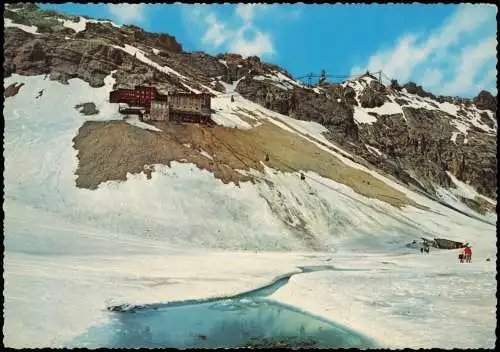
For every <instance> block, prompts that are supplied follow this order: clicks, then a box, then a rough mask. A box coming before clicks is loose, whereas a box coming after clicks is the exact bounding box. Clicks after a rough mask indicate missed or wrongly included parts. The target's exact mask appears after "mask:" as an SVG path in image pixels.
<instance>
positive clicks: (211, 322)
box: [68, 267, 376, 348]
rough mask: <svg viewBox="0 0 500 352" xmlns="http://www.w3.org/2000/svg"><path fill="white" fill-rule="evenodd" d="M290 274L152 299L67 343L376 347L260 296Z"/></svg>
mask: <svg viewBox="0 0 500 352" xmlns="http://www.w3.org/2000/svg"><path fill="white" fill-rule="evenodd" d="M301 269H302V270H303V272H312V271H317V270H318V269H319V270H336V269H334V268H329V269H327V268H321V269H320V268H316V267H314V268H313V267H311V268H309V269H308V268H301ZM291 276H292V275H288V276H285V277H283V278H280V279H278V280H276V281H275V282H274V283H273V284H271V285H268V286H266V287H263V288H260V289H257V290H253V291H250V292H247V293H244V294H239V295H236V296H233V297H229V298H222V299H213V300H206V301H198V302H196V301H191V302H173V303H166V304H152V305H146V306H143V307H138V308H133V309H131V310H128V311H123V312H113V313H110V314H112V318H113V319H112V321H111V322H110V323H108V324H106V325H101V326H94V327H91V328H89V330H88V331H87V332H86V333H85V334H83V335H81V336H78V337H77V338H75V339H74V340H73V341H71V342H70V343H69V344H68V347H89V348H97V347H108V348H119V347H121V348H140V347H145V348H159V347H173V348H217V347H220V348H224V347H245V346H258V347H262V346H283V343H285V344H286V345H285V346H290V347H294V346H311V347H319V348H356V347H357V348H373V347H376V345H375V342H374V341H373V340H371V339H370V338H367V337H365V336H362V335H361V334H359V333H356V332H355V331H352V330H350V329H348V328H346V327H344V326H341V325H339V324H336V323H334V322H331V321H328V320H326V319H323V318H320V317H317V316H314V315H311V314H309V313H307V312H304V311H302V310H300V309H297V308H295V307H292V306H289V305H284V304H281V303H278V302H275V301H272V300H269V299H267V298H265V297H267V296H269V295H271V294H272V293H274V292H275V291H276V290H277V289H279V288H280V287H282V286H283V285H285V284H286V283H287V282H288V280H289V279H290V277H291Z"/></svg>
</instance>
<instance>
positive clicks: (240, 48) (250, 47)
mask: <svg viewBox="0 0 500 352" xmlns="http://www.w3.org/2000/svg"><path fill="white" fill-rule="evenodd" d="M251 29H252V28H251V26H247V27H242V28H241V29H240V30H239V31H238V32H237V34H236V36H235V37H234V38H233V40H232V41H231V42H230V44H229V50H230V51H231V52H234V53H238V54H241V55H243V56H252V55H257V56H261V55H264V54H270V55H272V54H274V48H273V44H272V41H271V38H270V36H269V34H267V33H263V32H261V31H259V30H257V29H254V30H253V32H254V38H253V39H251V40H247V39H245V37H244V33H245V31H246V30H251Z"/></svg>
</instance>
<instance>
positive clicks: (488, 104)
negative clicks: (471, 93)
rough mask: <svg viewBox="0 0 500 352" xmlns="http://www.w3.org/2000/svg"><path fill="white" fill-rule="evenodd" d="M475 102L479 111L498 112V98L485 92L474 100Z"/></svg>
mask: <svg viewBox="0 0 500 352" xmlns="http://www.w3.org/2000/svg"><path fill="white" fill-rule="evenodd" d="M473 102H474V105H476V106H477V108H478V109H482V110H491V111H495V112H496V111H497V98H496V97H494V96H493V95H492V94H491V93H490V92H487V91H485V90H482V91H481V92H480V93H479V94H478V95H477V97H475V98H474V99H473Z"/></svg>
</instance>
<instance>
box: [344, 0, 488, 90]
mask: <svg viewBox="0 0 500 352" xmlns="http://www.w3.org/2000/svg"><path fill="white" fill-rule="evenodd" d="M494 24H496V7H494V6H491V5H461V6H459V7H458V8H457V10H456V11H455V12H454V14H453V15H451V16H450V17H449V18H448V19H447V20H446V21H445V23H444V24H443V25H442V26H441V27H440V28H437V29H436V30H434V31H433V32H432V33H431V35H430V36H428V37H427V38H423V36H422V35H421V34H408V33H407V34H404V35H402V36H401V37H400V39H399V40H398V41H397V43H396V44H395V45H394V46H393V47H391V48H388V49H386V50H381V51H379V52H377V53H375V54H374V55H372V56H371V57H370V58H369V60H368V63H367V65H365V66H359V65H358V66H356V67H353V69H352V70H351V74H356V73H359V72H364V71H366V70H370V71H378V70H382V71H383V72H384V73H385V74H386V75H388V76H389V77H391V78H396V79H398V80H399V81H400V82H406V81H408V80H410V79H411V80H414V81H416V82H417V83H419V84H424V85H425V88H432V89H434V92H435V93H439V94H444V93H445V92H446V93H448V94H474V93H476V86H477V82H475V79H476V78H477V75H478V73H479V72H480V70H482V69H483V67H484V65H485V64H487V63H488V62H489V61H491V60H492V59H494V58H496V48H495V45H496V42H495V44H493V42H492V41H491V39H488V40H485V41H483V42H481V43H479V44H476V45H473V46H472V45H469V46H467V48H466V49H463V50H462V51H460V50H452V49H457V47H463V46H466V45H467V43H470V42H474V41H475V42H477V41H478V40H479V38H484V36H485V34H484V32H485V30H489V31H490V32H491V28H493V27H492V25H494ZM495 27H496V26H495ZM490 32H488V33H487V35H486V36H489V35H491V33H490ZM493 34H496V33H493ZM493 39H494V38H493ZM470 60H473V61H474V62H471V61H470ZM453 66H456V67H457V69H456V70H453V69H451V70H450V67H453ZM450 74H451V75H452V76H451V77H450ZM445 78H446V80H445V82H444V84H443V85H441V83H442V82H443V80H444V79H445Z"/></svg>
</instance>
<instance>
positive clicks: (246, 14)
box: [235, 4, 261, 22]
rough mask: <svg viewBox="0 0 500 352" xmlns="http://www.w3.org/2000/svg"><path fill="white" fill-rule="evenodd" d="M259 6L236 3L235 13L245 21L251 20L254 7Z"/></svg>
mask: <svg viewBox="0 0 500 352" xmlns="http://www.w3.org/2000/svg"><path fill="white" fill-rule="evenodd" d="M258 6H261V5H258V4H238V5H236V10H235V12H236V15H238V16H240V17H241V19H242V20H243V21H245V22H251V21H252V19H253V15H254V10H255V8H256V7H258Z"/></svg>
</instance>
